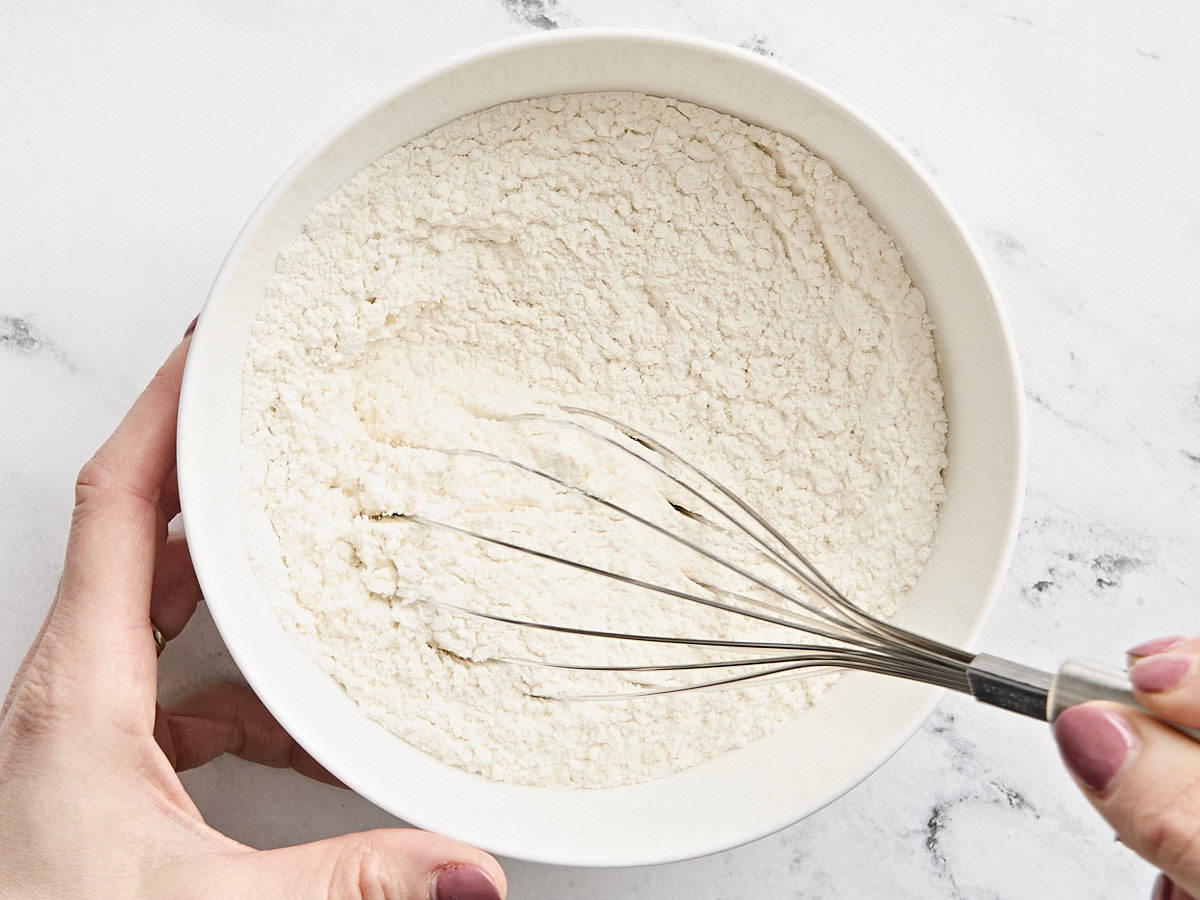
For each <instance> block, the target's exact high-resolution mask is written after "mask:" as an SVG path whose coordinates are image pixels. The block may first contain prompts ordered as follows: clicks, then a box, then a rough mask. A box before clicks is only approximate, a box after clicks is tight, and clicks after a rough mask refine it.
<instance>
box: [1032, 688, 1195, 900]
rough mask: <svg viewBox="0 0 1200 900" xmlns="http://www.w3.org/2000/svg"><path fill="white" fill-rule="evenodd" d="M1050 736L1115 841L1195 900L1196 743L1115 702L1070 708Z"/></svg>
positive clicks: (1061, 716) (1058, 721) (1059, 719)
mask: <svg viewBox="0 0 1200 900" xmlns="http://www.w3.org/2000/svg"><path fill="white" fill-rule="evenodd" d="M1054 736H1055V739H1056V740H1057V741H1058V746H1059V750H1060V752H1061V753H1062V757H1063V762H1065V763H1066V765H1067V768H1068V769H1070V770H1071V774H1072V775H1074V776H1075V780H1076V781H1077V782H1078V783H1079V786H1080V788H1081V789H1082V790H1083V792H1084V794H1085V795H1086V796H1087V798H1088V800H1090V801H1091V803H1092V805H1093V806H1095V807H1096V809H1097V810H1098V811H1099V813H1100V814H1101V815H1102V816H1104V818H1105V819H1107V820H1108V823H1109V824H1110V825H1112V827H1113V828H1114V829H1116V832H1117V835H1118V836H1119V837H1120V838H1121V841H1122V842H1123V843H1124V844H1125V845H1126V846H1128V847H1129V848H1130V849H1132V850H1134V851H1135V852H1136V853H1138V854H1139V855H1141V856H1142V857H1144V858H1145V859H1147V860H1149V861H1150V862H1151V863H1153V864H1155V865H1156V866H1158V867H1159V868H1160V869H1162V870H1163V871H1164V872H1165V873H1166V874H1167V875H1168V876H1170V878H1171V879H1172V880H1173V881H1174V884H1175V889H1177V890H1182V891H1186V892H1188V893H1189V894H1192V895H1197V896H1200V744H1197V743H1196V742H1195V741H1193V740H1191V739H1190V738H1188V737H1186V736H1184V735H1183V734H1180V733H1179V732H1178V731H1176V730H1174V729H1173V728H1170V727H1169V726H1167V725H1164V724H1163V723H1162V722H1160V721H1158V720H1157V719H1154V718H1151V717H1150V716H1147V715H1145V714H1143V713H1139V712H1137V711H1135V710H1133V709H1132V708H1130V707H1127V706H1121V705H1120V704H1117V703H1086V704H1084V705H1082V706H1073V707H1071V708H1070V709H1068V710H1066V711H1064V712H1063V713H1062V714H1061V715H1060V716H1059V717H1058V719H1057V720H1056V721H1055V723H1054Z"/></svg>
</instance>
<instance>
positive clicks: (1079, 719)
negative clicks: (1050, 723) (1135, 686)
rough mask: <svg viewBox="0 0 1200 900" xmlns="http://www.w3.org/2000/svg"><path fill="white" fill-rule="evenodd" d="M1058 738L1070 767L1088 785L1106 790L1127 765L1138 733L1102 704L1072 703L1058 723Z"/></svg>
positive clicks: (1056, 734) (1056, 726) (1055, 732)
mask: <svg viewBox="0 0 1200 900" xmlns="http://www.w3.org/2000/svg"><path fill="white" fill-rule="evenodd" d="M1054 739H1055V740H1056V741H1058V752H1059V753H1060V754H1061V755H1062V759H1063V762H1064V763H1065V764H1066V766H1067V768H1068V769H1070V770H1071V772H1072V773H1073V774H1074V775H1075V777H1076V778H1077V779H1079V781H1081V782H1082V783H1083V784H1084V785H1085V786H1086V787H1088V788H1090V789H1091V790H1093V791H1097V792H1103V791H1106V790H1107V789H1108V788H1109V787H1110V786H1111V785H1112V782H1113V779H1115V778H1116V776H1117V773H1118V772H1120V771H1121V767H1122V766H1123V765H1124V764H1125V760H1126V759H1127V758H1128V756H1129V751H1130V750H1132V749H1133V747H1134V746H1135V744H1136V743H1137V735H1136V734H1135V733H1134V731H1133V729H1132V728H1130V727H1129V723H1128V722H1126V721H1125V719H1124V718H1123V717H1122V716H1121V715H1120V714H1119V713H1115V712H1112V711H1110V710H1107V709H1104V708H1102V707H1098V706H1072V707H1071V708H1070V709H1068V710H1066V711H1065V712H1063V713H1062V714H1061V715H1060V716H1059V717H1058V718H1057V719H1056V720H1055V722H1054Z"/></svg>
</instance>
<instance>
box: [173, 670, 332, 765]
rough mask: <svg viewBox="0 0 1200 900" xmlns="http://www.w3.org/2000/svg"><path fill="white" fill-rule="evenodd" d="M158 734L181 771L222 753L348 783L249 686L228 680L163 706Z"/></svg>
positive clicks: (202, 763) (201, 763) (174, 763)
mask: <svg viewBox="0 0 1200 900" xmlns="http://www.w3.org/2000/svg"><path fill="white" fill-rule="evenodd" d="M154 736H155V739H157V740H158V744H159V746H160V747H162V750H163V753H164V754H166V757H167V759H168V760H169V761H170V763H171V765H172V766H174V767H175V770H176V771H177V772H183V771H185V770H186V769H194V768H196V767H197V766H202V765H204V764H205V763H206V762H208V761H209V760H212V759H216V758H217V757H218V756H220V755H221V754H222V753H232V754H233V755H234V756H239V757H241V758H242V759H245V760H249V761H250V762H256V763H260V764H262V765H264V766H272V767H274V768H277V769H286V768H292V769H295V770H296V771H297V772H299V773H300V774H301V775H306V776H308V777H309V778H313V779H315V780H317V781H323V782H325V783H326V784H332V785H335V786H337V787H344V785H343V784H342V783H341V782H340V781H338V780H337V779H336V778H334V777H333V776H332V775H330V774H329V772H327V771H326V770H325V768H324V767H323V766H321V764H320V763H318V762H317V761H316V760H315V759H313V758H312V757H311V756H309V755H308V753H307V752H306V751H305V750H304V748H303V747H301V746H300V745H299V744H297V743H296V742H295V741H294V740H293V739H292V736H291V735H290V734H288V733H287V732H286V731H284V730H283V727H282V726H281V725H280V724H279V723H278V722H276V721H275V717H274V716H272V715H271V714H270V713H269V712H268V711H267V708H266V707H265V706H263V705H262V701H261V700H259V699H258V697H256V696H255V695H254V692H253V691H252V690H250V688H248V687H245V686H244V685H240V684H234V683H232V682H228V681H224V682H221V683H219V684H211V685H209V686H208V687H205V688H201V689H200V690H198V691H196V692H195V693H194V694H190V695H188V696H187V697H185V698H184V699H183V700H181V701H179V702H178V703H176V704H175V705H174V706H172V707H171V708H170V709H168V710H166V711H160V713H159V715H158V717H157V719H156V721H155V727H154Z"/></svg>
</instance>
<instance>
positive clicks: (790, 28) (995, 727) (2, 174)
mask: <svg viewBox="0 0 1200 900" xmlns="http://www.w3.org/2000/svg"><path fill="white" fill-rule="evenodd" d="M577 25H631V26H644V27H656V28H665V29H670V30H674V31H680V32H685V33H691V34H700V35H705V36H709V37H712V38H716V39H718V40H722V41H726V42H729V43H732V44H740V45H742V46H746V47H749V48H752V49H754V50H756V51H757V52H760V53H764V54H768V55H772V56H774V57H776V58H777V59H779V60H781V61H783V62H785V63H787V64H788V65H790V66H792V67H794V68H796V69H798V70H799V71H801V72H804V73H806V74H807V75H810V76H812V77H813V78H815V79H817V80H819V81H821V82H823V83H824V84H826V85H827V86H829V87H830V88H832V89H833V90H835V91H836V92H838V93H839V94H841V95H842V96H844V97H846V98H848V99H849V100H851V101H852V102H853V103H855V104H856V105H857V106H859V107H860V108H861V109H862V110H864V111H865V112H866V113H867V114H868V115H869V116H871V117H873V118H874V119H875V120H876V121H877V122H879V123H880V124H881V125H883V126H884V127H885V128H886V129H888V130H890V131H891V132H892V133H893V134H894V135H896V136H897V137H899V138H900V139H901V140H902V141H903V142H904V143H905V144H906V145H907V146H908V147H909V148H910V149H911V150H912V151H913V152H914V153H915V155H916V156H917V158H918V159H919V160H920V161H921V163H922V164H923V165H924V166H925V167H926V168H927V169H928V171H929V172H930V173H931V174H932V175H933V176H934V178H935V179H936V180H937V181H938V183H939V184H940V185H941V186H942V188H943V189H944V190H945V192H946V194H947V195H948V196H949V197H950V198H951V200H952V202H953V203H954V204H955V205H956V206H957V208H958V210H959V211H960V212H961V214H962V215H963V217H964V219H965V220H966V223H967V225H968V226H969V228H970V230H971V231H972V232H973V233H974V235H975V236H976V238H977V239H978V240H979V242H980V243H981V245H982V246H983V248H984V251H985V253H986V255H987V257H988V259H989V262H990V264H991V266H992V269H993V271H994V273H995V275H996V278H997V280H998V283H999V285H1000V289H1001V298H1002V301H1003V304H1004V306H1005V308H1006V310H1007V313H1008V316H1009V318H1010V321H1011V322H1012V325H1013V329H1014V333H1015V336H1016V342H1017V346H1018V349H1019V352H1020V357H1021V363H1022V365H1023V368H1024V376H1025V383H1026V396H1027V399H1028V401H1029V403H1028V426H1029V431H1028V434H1029V446H1028V455H1029V459H1028V462H1029V477H1028V491H1027V497H1026V505H1025V514H1024V518H1023V523H1022V528H1021V534H1020V538H1019V541H1018V544H1017V549H1016V555H1015V558H1014V562H1013V564H1012V569H1011V573H1010V575H1009V578H1008V580H1007V582H1006V584H1005V585H1004V588H1003V591H1002V594H1001V596H1000V598H999V602H998V605H997V608H996V612H995V614H994V616H993V617H992V619H991V622H990V625H989V627H988V629H987V631H986V632H985V634H984V635H983V638H982V640H981V642H980V647H981V648H986V649H988V650H989V651H992V652H996V653H1001V654H1008V655H1011V656H1013V657H1015V658H1018V659H1020V660H1023V661H1026V662H1029V663H1032V664H1040V665H1045V666H1052V665H1054V664H1056V663H1057V662H1058V661H1059V660H1060V659H1061V658H1062V657H1063V656H1065V655H1069V654H1081V655H1082V654H1086V655H1091V656H1094V657H1097V658H1099V659H1105V660H1111V661H1118V660H1120V659H1121V653H1122V651H1123V650H1124V648H1125V647H1127V646H1128V645H1130V644H1132V643H1134V642H1135V641H1137V640H1141V639H1143V638H1148V637H1153V636H1156V635H1158V634H1165V633H1171V632H1176V631H1182V632H1190V631H1195V630H1196V629H1197V627H1198V626H1200V616H1197V614H1196V609H1197V604H1196V592H1197V588H1198V587H1200V562H1198V560H1200V553H1198V552H1197V551H1198V550H1200V366H1198V365H1197V358H1198V354H1197V347H1196V345H1197V339H1198V338H1200V304H1198V303H1197V302H1196V292H1197V290H1198V289H1200V253H1197V250H1196V247H1197V242H1198V241H1200V178H1198V177H1197V174H1196V173H1197V168H1196V160H1197V159H1200V112H1198V111H1197V110H1198V107H1197V105H1196V97H1197V96H1198V95H1200V65H1198V61H1197V53H1198V49H1197V48H1198V46H1200V45H1198V44H1197V35H1200V7H1197V6H1196V5H1195V4H1191V3H1188V2H1185V0H1175V2H1170V0H1158V2H1143V3H1139V4H1131V3H1118V2H1113V0H1106V2H1096V0H1070V2H1066V0H1060V2H1056V3H1054V4H1045V3H1040V2H1034V0H965V2H954V0H912V2H907V3H904V4H897V3H891V2H887V0H871V2H868V0H842V2H835V0H804V2H785V0H739V2H737V3H727V2H725V0H612V2H604V3H600V2H583V0H470V2H453V3H451V2H431V0H424V2H421V0H390V2H387V3H367V2H343V3H340V4H333V3H327V2H319V0H289V2H279V0H276V2H267V0H259V2H243V3H217V2H212V0H191V2H186V3H177V4H160V3H155V2H149V0H137V2H132V0H124V2H120V3H117V2H113V0H109V2H107V3H93V4H86V5H84V4H76V3H71V2H66V0H38V2H34V0H9V2H6V3H4V4H0V85H2V86H3V87H2V89H0V110H2V112H0V159H2V160H3V163H2V164H0V237H2V240H0V434H2V435H3V437H2V439H0V496H3V497H4V504H3V509H4V515H3V517H2V519H0V675H2V676H3V677H4V678H3V680H4V681H7V678H8V677H9V676H10V675H11V673H12V672H13V671H14V670H15V668H16V665H17V662H18V660H19V659H20V656H21V654H22V653H23V651H24V648H25V647H26V645H27V644H28V642H29V640H30V639H31V638H32V636H33V634H34V632H35V630H36V627H37V624H38V622H39V620H40V619H41V617H42V615H43V613H44V611H45V609H46V607H47V605H48V603H49V601H50V597H51V593H52V591H53V588H54V584H55V580H56V577H57V572H58V568H59V565H60V562H61V556H62V548H63V545H64V542H65V537H66V526H67V517H68V512H69V509H70V504H71V485H72V481H73V476H74V474H75V472H76V470H77V469H78V467H79V466H80V464H81V463H82V462H83V461H84V460H85V459H86V457H87V456H88V455H89V454H90V452H91V451H92V450H93V449H94V448H95V447H96V446H97V445H98V444H99V442H100V441H101V439H102V438H103V437H104V436H105V435H106V434H107V433H108V432H109V431H110V429H111V428H112V427H113V425H114V424H115V423H116V421H117V420H118V418H119V417H120V415H121V414H122V412H123V411H124V410H125V408H126V407H127V405H128V404H129V402H130V401H131V400H132V399H133V397H134V396H135V394H136V393H137V391H138V390H139V388H140V387H141V385H142V383H143V382H144V380H145V379H146V378H147V377H148V376H149V374H150V373H151V372H152V371H153V369H154V368H155V366H156V365H157V364H158V362H159V360H160V359H161V358H162V357H163V356H164V354H165V353H166V352H167V349H168V347H169V346H171V345H172V344H173V343H174V341H175V340H177V338H178V336H179V333H180V332H181V331H182V329H183V327H184V326H185V325H186V324H187V322H188V320H189V319H190V318H191V317H192V315H193V314H194V312H195V311H196V310H197V309H198V308H199V307H200V305H201V303H202V302H203V299H204V296H205V293H206V291H207V288H208V285H209V283H210V281H211V279H212V277H213V275H214V273H215V272H216V269H217V267H218V265H219V264H220V262H221V259H222V257H223V255H224V253H225V250H226V249H227V247H228V246H229V244H230V242H231V241H232V239H233V237H234V235H235V234H236V233H237V231H238V229H239V228H240V227H241V224H242V222H243V221H244V219H245V218H246V216H247V215H248V213H249V212H250V210H251V209H252V208H253V206H254V205H255V204H256V203H257V202H258V200H259V198H260V197H261V196H262V195H263V193H264V192H265V191H266V189H267V188H268V187H269V186H270V184H271V183H272V181H273V180H274V179H275V177H276V176H277V175H278V174H279V173H280V172H281V171H282V170H283V169H284V167H285V166H286V165H287V164H289V163H290V162H291V160H292V159H293V158H294V157H295V156H296V155H297V154H299V153H300V152H301V151H302V150H303V149H304V148H305V146H306V145H307V144H308V143H309V142H310V141H312V140H313V139H314V138H315V137H316V136H317V135H318V134H320V133H321V132H322V131H323V130H324V129H325V128H326V127H327V126H328V125H329V124H331V123H332V122H333V121H335V120H336V119H338V118H339V117H340V116H342V115H343V114H345V113H346V112H348V111H350V110H352V109H354V108H355V107H356V106H358V105H359V104H360V103H361V102H362V101H363V100H364V99H366V98H369V97H371V96H373V95H375V94H377V93H379V92H381V91H383V90H384V89H386V88H387V87H389V86H391V85H394V84H395V83H397V82H398V81H399V80H401V79H404V78H406V77H408V76H410V75H412V74H415V73H417V72H420V71H421V70H422V69H424V68H426V67H428V66H430V65H431V64H434V63H436V62H439V61H441V60H443V59H445V58H447V57H448V56H450V55H452V54H455V53H458V52H460V51H463V50H466V49H469V48H472V47H475V46H478V45H480V44H483V43H486V42H488V41H491V40H495V39H498V38H502V37H507V36H511V35H516V34H520V33H524V32H528V31H531V30H534V29H537V28H546V27H556V26H557V27H570V26H577ZM234 675H236V670H235V669H234V667H233V665H232V663H231V662H230V661H229V659H228V657H227V656H226V654H225V652H224V649H223V648H222V645H221V642H220V639H219V637H218V636H217V634H216V633H215V631H214V629H213V628H212V625H211V623H210V622H209V621H207V620H206V619H205V617H204V616H203V613H201V615H200V616H199V617H198V619H197V621H196V622H195V624H194V625H193V626H192V627H191V629H190V630H189V632H188V633H187V634H186V635H185V636H184V637H183V638H181V639H180V640H179V642H178V643H176V644H174V645H172V648H171V651H170V653H168V654H167V656H165V657H164V661H163V692H164V694H166V695H168V696H175V695H178V694H180V693H182V692H184V691H186V690H188V689H190V688H191V687H193V686H195V685H198V684H200V683H203V682H205V681H207V680H209V679H212V678H215V677H224V676H234ZM185 780H186V782H187V784H188V787H189V789H190V790H191V791H192V792H193V793H194V795H195V797H196V799H197V802H198V803H199V805H200V807H201V809H202V810H203V811H204V813H205V815H206V816H207V817H208V819H209V821H210V822H212V823H213V824H214V825H216V826H217V827H220V828H222V829H224V830H226V831H227V832H228V833H230V834H232V835H233V836H235V837H237V838H239V839H241V840H244V841H247V842H248V843H251V844H255V845H260V846H271V845H278V844H281V843H286V842H292V841H297V840H303V839H308V838H312V837H315V836H320V835H325V834H330V833H335V832H340V831H344V830H348V829H354V828H360V827H366V826H370V825H375V824H380V823H384V822H387V821H389V819H388V817H387V816H386V815H384V814H383V813H381V812H379V811H378V810H376V809H374V808H373V807H371V806H370V805H369V804H367V803H366V802H365V801H363V800H361V799H359V798H356V797H354V796H352V795H350V794H348V793H346V792H339V791H337V790H335V789H332V788H327V787H323V786H320V785H315V784H311V783H307V782H305V781H304V780H303V779H301V778H300V777H298V776H294V775H292V774H291V773H287V772H277V771H268V770H263V769H259V768H256V767H253V766H250V765H247V764H243V763H241V762H239V761H237V760H222V761H219V762H218V763H216V764H213V765H210V766H208V767H207V768H205V769H203V770H200V771H198V772H195V773H191V774H189V775H187V776H186V779H185ZM507 868H508V872H509V877H510V879H511V883H512V896H513V897H515V898H549V897H568V896H581V897H590V898H624V897H634V896H638V897H663V898H717V897H722V898H724V897H817V898H822V897H876V896H880V897H882V896H887V897H901V898H908V897H912V898H918V897H922V898H923V897H1005V898H1010V897H1021V898H1023V897H1030V898H1032V897H1042V896H1055V897H1078V898H1085V897H1086V898H1095V897H1106V898H1126V897H1136V896H1141V895H1144V894H1146V893H1148V891H1149V885H1150V882H1151V878H1152V872H1151V870H1150V868H1149V867H1148V866H1147V865H1145V864H1144V863H1142V862H1140V861H1139V860H1137V859H1136V858H1135V857H1133V855H1132V854H1130V853H1129V852H1128V851H1127V850H1125V849H1123V848H1122V847H1121V846H1120V845H1117V844H1114V843H1113V841H1112V837H1111V834H1110V832H1109V831H1108V830H1107V829H1106V828H1105V827H1104V825H1103V823H1102V822H1101V821H1100V819H1099V818H1098V817H1097V816H1096V815H1095V814H1093V813H1092V811H1091V810H1090V808H1089V807H1087V806H1086V804H1085V803H1084V802H1083V800H1082V799H1081V798H1080V797H1078V796H1077V795H1076V793H1075V792H1074V789H1073V787H1072V786H1071V785H1070V783H1069V782H1068V781H1067V779H1066V778H1065V776H1064V775H1063V774H1062V772H1061V771H1060V769H1059V765H1058V762H1057V758H1056V754H1055V752H1054V749H1053V746H1052V743H1051V741H1050V737H1049V734H1048V732H1047V729H1046V728H1045V726H1041V725H1038V724H1037V723H1034V722H1029V721H1025V720H1019V719H1017V718H1016V717H1010V716H1006V715H1004V714H1002V713H999V712H996V711H993V710H990V709H986V708H982V707H977V706H976V705H974V704H973V703H972V702H971V701H969V700H965V699H962V698H957V697H947V698H946V699H945V700H944V702H943V703H942V704H941V706H940V707H939V708H938V710H937V712H936V713H935V715H934V716H933V717H932V718H931V719H930V720H929V722H928V723H927V724H926V725H925V727H924V728H923V729H922V730H921V732H920V733H919V735H918V736H917V737H916V738H914V739H913V740H912V741H911V742H910V743H909V744H908V745H907V746H906V747H905V748H904V749H902V750H901V751H900V752H899V753H898V754H897V755H896V756H895V757H894V758H893V759H892V760H891V761H890V762H888V763H887V764H886V765H885V766H883V768H881V769H880V770H879V771H878V772H877V773H876V774H875V775H873V776H872V777H871V778H870V779H868V780H867V781H866V782H865V783H864V784H863V785H861V786H860V787H858V788H857V789H855V790H854V791H853V792H851V793H850V794H849V795H848V796H846V797H845V798H843V799H842V800H840V801H839V802H837V803H836V804H834V805H833V806H831V807H829V808H827V809H825V810H823V811H822V812H820V813H818V814H816V815H814V816H812V817H811V818H809V819H807V820H805V821H803V822H801V823H799V824H797V825H795V826H793V827H791V828H789V829H787V830H785V831H783V832H781V833H779V834H776V835H774V836H772V837H769V838H766V839H764V840H761V841H759V842H757V843H755V844H753V845H750V846H746V847H742V848H740V849H737V850H733V851H730V852H727V853H723V854H720V855H717V856H713V857H709V858H706V859H700V860H694V861H691V862H685V863H678V864H674V865H668V866H662V867H656V868H649V869H628V870H597V871H589V870H576V869H567V868H555V867H547V866H538V865H531V864H526V863H519V862H509V863H508V866H507Z"/></svg>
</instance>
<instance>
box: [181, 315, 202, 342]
mask: <svg viewBox="0 0 1200 900" xmlns="http://www.w3.org/2000/svg"><path fill="white" fill-rule="evenodd" d="M199 321H200V317H199V316H196V318H194V319H192V324H190V325H188V327H187V328H186V329H184V332H183V336H184V337H187V336H188V335H190V334H191V333H192V332H193V331H195V330H196V323H197V322H199Z"/></svg>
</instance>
